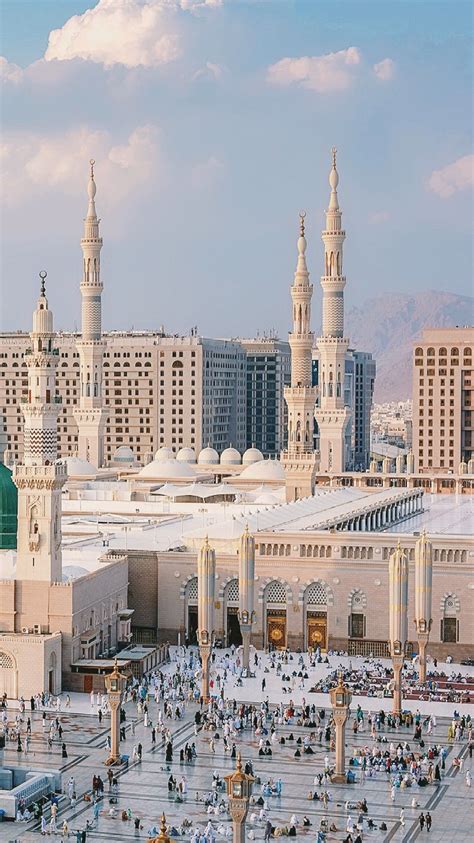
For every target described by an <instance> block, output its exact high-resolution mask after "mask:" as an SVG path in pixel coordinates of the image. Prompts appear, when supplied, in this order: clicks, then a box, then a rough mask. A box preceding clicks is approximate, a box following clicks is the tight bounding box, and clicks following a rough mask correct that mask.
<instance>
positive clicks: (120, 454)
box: [112, 445, 135, 462]
mask: <svg viewBox="0 0 474 843" xmlns="http://www.w3.org/2000/svg"><path fill="white" fill-rule="evenodd" d="M112 462H135V457H134V456H133V451H132V449H131V448H129V447H128V445H120V447H119V448H117V450H116V451H115V453H114V455H113V457H112Z"/></svg>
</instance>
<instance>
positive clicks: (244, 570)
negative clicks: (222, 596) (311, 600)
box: [239, 527, 255, 671]
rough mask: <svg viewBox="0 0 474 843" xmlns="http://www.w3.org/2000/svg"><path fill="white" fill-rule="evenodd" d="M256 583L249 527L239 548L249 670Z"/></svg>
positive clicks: (242, 624) (242, 627) (245, 661)
mask: <svg viewBox="0 0 474 843" xmlns="http://www.w3.org/2000/svg"><path fill="white" fill-rule="evenodd" d="M254 583H255V539H254V537H253V536H251V535H250V533H249V529H248V527H246V528H245V532H244V533H242V536H241V537H240V547H239V624H240V631H241V633H242V648H243V658H242V661H243V667H244V668H245V670H247V671H248V670H249V662H250V636H251V634H252V624H253V623H254V621H255V612H254V608H253V606H254Z"/></svg>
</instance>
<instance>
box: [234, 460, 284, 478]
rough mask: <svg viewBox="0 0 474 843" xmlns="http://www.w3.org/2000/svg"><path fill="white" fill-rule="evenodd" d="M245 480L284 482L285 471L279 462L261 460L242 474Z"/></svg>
mask: <svg viewBox="0 0 474 843" xmlns="http://www.w3.org/2000/svg"><path fill="white" fill-rule="evenodd" d="M240 477H242V478H243V479H244V480H284V479H285V470H284V468H283V466H282V465H281V463H279V462H278V460H260V461H259V462H254V463H252V465H248V466H247V467H246V468H244V470H243V471H242V472H241V473H240Z"/></svg>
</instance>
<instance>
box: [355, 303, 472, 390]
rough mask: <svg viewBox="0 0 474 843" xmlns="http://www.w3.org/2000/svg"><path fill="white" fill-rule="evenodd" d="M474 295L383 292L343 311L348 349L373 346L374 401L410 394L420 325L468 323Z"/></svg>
mask: <svg viewBox="0 0 474 843" xmlns="http://www.w3.org/2000/svg"><path fill="white" fill-rule="evenodd" d="M473 305H474V299H473V298H472V297H470V296H458V295H456V294H455V293H446V292H438V291H436V290H428V291H426V292H423V293H416V294H415V295H410V294H408V293H384V294H382V295H380V296H376V297H374V298H371V299H369V300H368V301H366V302H365V303H364V304H363V305H361V306H360V307H353V308H352V309H350V310H349V311H348V313H347V316H346V324H347V328H346V336H348V337H350V343H351V347H352V348H356V349H358V350H360V351H371V352H372V354H373V355H374V357H375V359H376V361H377V378H376V381H375V396H374V400H375V401H376V402H382V401H398V400H404V399H406V398H411V393H412V349H413V343H414V341H415V340H416V339H417V338H419V337H420V336H421V332H422V330H423V329H424V328H446V327H454V326H455V325H466V324H472V315H473Z"/></svg>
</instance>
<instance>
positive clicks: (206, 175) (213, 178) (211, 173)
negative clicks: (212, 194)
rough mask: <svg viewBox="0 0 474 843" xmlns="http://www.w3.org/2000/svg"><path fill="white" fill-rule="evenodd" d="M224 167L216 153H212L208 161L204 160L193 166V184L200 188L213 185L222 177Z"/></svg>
mask: <svg viewBox="0 0 474 843" xmlns="http://www.w3.org/2000/svg"><path fill="white" fill-rule="evenodd" d="M224 169H225V165H224V163H223V162H222V161H221V160H220V159H219V158H217V157H216V156H215V155H211V156H210V157H209V158H208V159H207V161H202V162H200V163H199V164H196V165H195V166H194V167H193V168H192V170H191V180H192V183H193V186H194V187H196V188H198V189H201V188H211V187H213V186H214V185H215V184H216V182H217V181H219V179H220V178H221V176H222V174H223V172H224Z"/></svg>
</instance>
